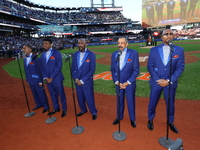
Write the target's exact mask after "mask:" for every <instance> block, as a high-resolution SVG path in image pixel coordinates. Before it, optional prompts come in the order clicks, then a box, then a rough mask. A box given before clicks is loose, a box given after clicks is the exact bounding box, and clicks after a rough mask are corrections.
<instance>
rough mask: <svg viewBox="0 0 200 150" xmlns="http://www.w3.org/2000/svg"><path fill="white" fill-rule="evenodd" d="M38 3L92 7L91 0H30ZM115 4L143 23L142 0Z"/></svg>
mask: <svg viewBox="0 0 200 150" xmlns="http://www.w3.org/2000/svg"><path fill="white" fill-rule="evenodd" d="M29 1H31V2H34V3H36V4H41V5H46V6H56V7H59V6H62V7H90V6H91V4H90V0H29ZM93 2H94V3H96V4H100V3H101V0H93ZM104 2H105V4H109V3H111V2H112V0H104ZM115 6H122V7H123V12H122V13H123V15H124V16H125V17H127V18H131V19H132V20H133V21H140V23H141V17H142V15H141V8H142V0H115Z"/></svg>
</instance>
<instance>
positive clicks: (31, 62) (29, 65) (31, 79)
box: [22, 44, 48, 113]
mask: <svg viewBox="0 0 200 150" xmlns="http://www.w3.org/2000/svg"><path fill="white" fill-rule="evenodd" d="M22 50H23V52H24V54H25V55H26V57H25V58H24V71H25V74H26V82H27V86H28V87H30V88H31V92H32V94H33V98H34V101H35V104H36V107H35V108H33V109H32V110H37V109H38V108H40V107H44V110H43V111H42V113H45V112H47V111H48V105H47V104H46V97H45V93H44V91H43V89H42V87H41V86H42V81H41V80H40V77H39V72H38V69H39V68H38V66H37V62H36V57H35V56H36V55H33V53H32V46H31V45H30V44H26V45H24V46H23V48H22Z"/></svg>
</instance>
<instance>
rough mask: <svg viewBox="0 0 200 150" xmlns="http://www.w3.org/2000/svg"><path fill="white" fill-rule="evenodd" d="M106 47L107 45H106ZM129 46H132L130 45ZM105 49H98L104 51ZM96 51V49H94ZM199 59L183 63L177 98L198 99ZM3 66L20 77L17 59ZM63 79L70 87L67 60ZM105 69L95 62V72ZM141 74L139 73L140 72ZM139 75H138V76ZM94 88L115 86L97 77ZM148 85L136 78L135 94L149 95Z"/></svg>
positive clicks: (106, 89) (143, 69) (191, 47)
mask: <svg viewBox="0 0 200 150" xmlns="http://www.w3.org/2000/svg"><path fill="white" fill-rule="evenodd" d="M196 45H198V44H181V47H184V48H185V50H188V51H193V50H194V49H195V48H196V50H198V49H199V47H197V46H196ZM107 47H108V45H107ZM129 48H132V46H130V47H129ZM109 49H110V50H109V51H110V53H111V51H115V50H116V48H114V49H112V48H109ZM133 49H137V50H138V51H141V53H142V52H143V53H147V52H148V51H149V50H146V49H145V50H144V49H141V48H140V47H137V46H133ZM104 50H105V49H98V51H101V52H102V51H104ZM94 51H96V50H94ZM61 52H62V53H65V54H68V53H73V52H75V50H70V49H68V50H63V51H61ZM193 55H194V56H196V57H199V58H200V53H197V54H193ZM101 57H104V56H103V55H98V54H97V55H96V58H97V59H98V58H101ZM19 61H20V64H21V69H22V72H23V77H25V75H24V68H23V60H22V59H20V60H19ZM64 61H65V58H63V62H64ZM199 66H200V61H198V62H195V63H190V64H186V65H185V70H184V72H183V74H182V75H181V77H180V78H179V86H178V88H177V95H176V98H177V99H190V100H200V96H199V93H198V92H199V89H200V73H199V72H200V67H199ZM3 68H4V69H5V70H6V71H7V72H8V73H9V74H10V75H11V76H12V77H16V78H21V76H20V73H19V69H18V64H17V61H16V60H14V61H12V62H10V63H8V64H6V65H5V66H3ZM62 71H63V74H64V77H65V80H64V86H67V87H71V78H70V71H69V62H66V63H63V68H62ZM105 71H110V66H109V65H102V64H97V65H96V71H95V74H99V73H102V72H105ZM140 72H148V71H147V68H146V67H140ZM140 75H141V74H140ZM140 75H139V76H140ZM94 85H95V86H94V90H95V92H98V93H104V94H109V95H115V86H114V83H113V81H112V80H103V79H97V80H95V81H94ZM149 92H150V87H149V83H148V81H142V80H137V89H136V96H137V97H149Z"/></svg>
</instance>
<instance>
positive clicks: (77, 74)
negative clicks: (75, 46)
mask: <svg viewBox="0 0 200 150" xmlns="http://www.w3.org/2000/svg"><path fill="white" fill-rule="evenodd" d="M79 59H80V52H79V51H77V52H75V53H74V54H73V61H72V77H73V79H79V80H82V81H83V82H84V84H83V85H82V86H83V87H89V86H90V87H91V86H93V84H94V83H93V74H94V72H95V68H96V56H95V54H94V53H93V52H91V51H89V50H88V49H87V51H86V52H85V55H84V58H83V63H82V65H81V66H80V67H78V64H79Z"/></svg>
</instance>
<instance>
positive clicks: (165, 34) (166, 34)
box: [163, 33, 174, 36]
mask: <svg viewBox="0 0 200 150" xmlns="http://www.w3.org/2000/svg"><path fill="white" fill-rule="evenodd" d="M163 35H164V36H168V35H174V34H173V33H164V34H163Z"/></svg>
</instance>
